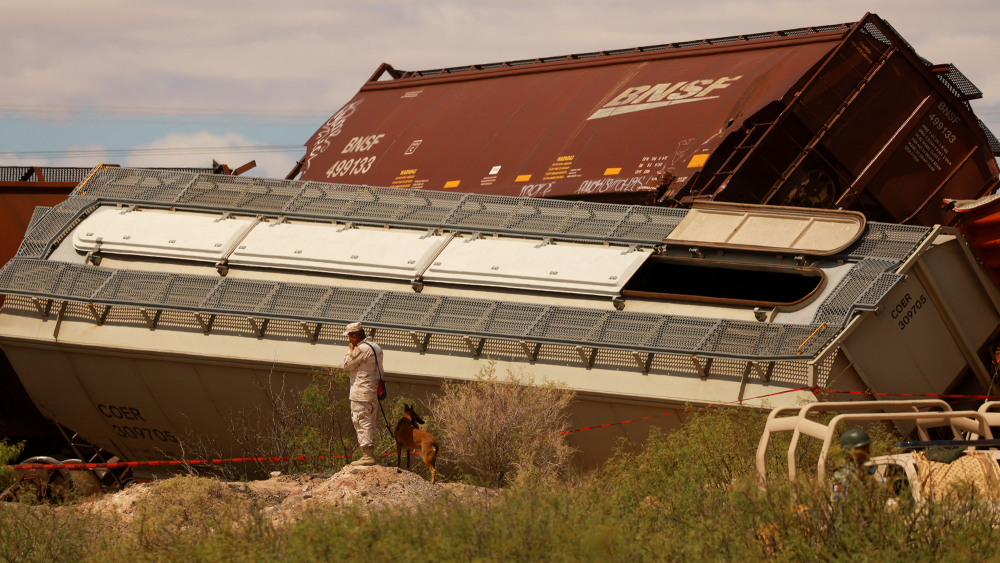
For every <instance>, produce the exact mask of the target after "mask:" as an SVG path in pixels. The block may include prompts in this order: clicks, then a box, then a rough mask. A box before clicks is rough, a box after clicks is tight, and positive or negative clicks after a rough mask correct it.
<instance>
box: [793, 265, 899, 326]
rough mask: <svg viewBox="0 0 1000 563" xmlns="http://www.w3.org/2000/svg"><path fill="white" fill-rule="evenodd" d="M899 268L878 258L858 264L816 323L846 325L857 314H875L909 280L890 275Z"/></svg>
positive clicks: (834, 292) (836, 289) (832, 294)
mask: <svg viewBox="0 0 1000 563" xmlns="http://www.w3.org/2000/svg"><path fill="white" fill-rule="evenodd" d="M896 265H897V262H896V261H892V260H879V259H875V258H866V259H865V260H862V261H861V262H858V263H857V264H855V265H854V267H852V268H851V270H850V271H849V272H848V273H847V275H846V276H844V279H842V280H840V283H838V284H837V287H835V288H834V289H833V292H831V293H830V295H829V296H828V297H827V298H826V301H824V302H823V304H822V305H820V307H819V309H818V310H817V311H816V315H815V316H814V317H813V323H814V324H820V323H827V324H830V325H843V324H847V321H849V320H850V318H851V316H852V315H853V314H854V311H860V310H873V309H874V308H875V307H876V306H877V305H878V304H879V303H880V302H881V301H882V299H884V298H885V296H886V294H888V293H889V291H891V290H892V288H894V287H896V284H897V283H899V281H900V280H902V279H903V278H904V277H905V276H902V275H900V274H894V273H891V272H889V270H891V269H893V268H895V267H896Z"/></svg>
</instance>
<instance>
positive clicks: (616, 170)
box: [604, 168, 622, 176]
mask: <svg viewBox="0 0 1000 563" xmlns="http://www.w3.org/2000/svg"><path fill="white" fill-rule="evenodd" d="M621 171H622V169H621V168H608V169H607V170H605V171H604V175H605V176H614V175H615V174H618V173H619V172H621Z"/></svg>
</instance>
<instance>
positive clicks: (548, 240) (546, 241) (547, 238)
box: [535, 237, 625, 254]
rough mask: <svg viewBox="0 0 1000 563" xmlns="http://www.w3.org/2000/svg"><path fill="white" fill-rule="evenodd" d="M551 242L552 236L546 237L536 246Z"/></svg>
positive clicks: (539, 246)
mask: <svg viewBox="0 0 1000 563" xmlns="http://www.w3.org/2000/svg"><path fill="white" fill-rule="evenodd" d="M550 244H552V237H545V238H543V239H542V242H540V243H538V244H536V245H535V248H541V247H543V246H548V245H550ZM622 254H625V253H624V252H622Z"/></svg>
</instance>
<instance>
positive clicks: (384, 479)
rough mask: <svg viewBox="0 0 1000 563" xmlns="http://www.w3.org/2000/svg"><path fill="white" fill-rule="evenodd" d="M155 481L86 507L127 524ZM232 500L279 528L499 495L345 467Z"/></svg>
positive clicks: (264, 486) (278, 481)
mask: <svg viewBox="0 0 1000 563" xmlns="http://www.w3.org/2000/svg"><path fill="white" fill-rule="evenodd" d="M160 483H162V481H160V482H153V483H144V484H137V485H133V486H131V487H129V488H127V489H124V490H122V491H118V492H116V493H114V494H109V495H104V496H103V497H101V498H99V499H96V500H95V501H94V502H93V503H87V504H89V505H90V508H93V509H97V510H107V511H112V512H116V513H118V514H119V515H121V516H123V517H125V518H126V519H130V518H132V517H134V516H135V515H136V511H137V506H138V505H139V504H140V503H142V502H143V499H144V497H146V496H147V495H149V494H150V493H151V492H153V491H154V489H155V487H157V486H159V485H160ZM225 485H227V486H228V488H229V489H230V490H231V491H233V492H234V493H235V494H236V496H237V497H239V498H242V499H245V500H248V501H252V502H253V503H255V504H257V505H258V506H263V509H262V510H263V513H264V515H265V516H266V517H267V518H268V519H269V520H271V521H272V522H273V523H274V524H277V525H281V524H285V523H288V522H292V521H295V520H300V519H301V518H302V517H304V516H305V515H306V514H307V513H308V512H310V511H312V510H315V509H337V508H341V509H342V508H348V507H354V506H356V507H358V508H359V509H360V510H361V511H362V512H365V513H370V512H373V511H378V510H383V509H411V508H416V507H418V506H419V505H421V504H423V503H426V502H433V501H436V500H438V499H441V498H446V497H449V496H450V497H451V498H454V499H456V500H460V501H463V502H489V501H490V500H491V499H494V498H496V496H497V495H499V494H500V493H499V491H496V490H493V489H486V488H483V487H473V486H470V485H464V484H461V483H438V484H434V485H432V484H431V483H430V482H429V481H427V480H425V479H424V478H423V477H421V476H419V475H417V474H416V473H413V472H410V471H407V470H398V469H396V468H395V467H383V466H379V465H376V466H371V467H351V466H347V467H345V468H343V469H342V470H340V471H339V472H337V473H334V474H301V475H277V476H272V477H271V478H270V479H266V480H261V481H247V482H229V483H225Z"/></svg>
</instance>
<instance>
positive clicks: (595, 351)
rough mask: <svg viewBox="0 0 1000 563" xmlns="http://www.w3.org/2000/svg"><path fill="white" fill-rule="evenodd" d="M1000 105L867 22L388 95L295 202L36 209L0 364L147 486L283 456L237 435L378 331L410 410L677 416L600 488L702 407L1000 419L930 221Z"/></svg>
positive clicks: (262, 183)
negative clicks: (510, 371) (972, 405)
mask: <svg viewBox="0 0 1000 563" xmlns="http://www.w3.org/2000/svg"><path fill="white" fill-rule="evenodd" d="M383 78H389V79H387V80H382V79H383ZM978 95H979V93H978V90H976V89H975V87H974V86H972V85H971V83H969V82H968V81H967V80H966V79H965V78H964V77H963V76H962V75H961V73H959V72H958V71H957V69H955V68H954V67H953V66H951V65H932V64H930V63H928V62H927V61H924V60H923V59H920V58H919V57H918V56H917V55H916V54H915V53H914V52H913V50H912V48H910V47H909V45H907V44H906V42H905V41H904V40H902V38H900V37H899V36H898V34H896V33H895V32H894V31H893V30H892V29H891V27H889V26H888V24H887V23H885V22H884V21H882V20H880V19H879V18H877V17H876V16H871V15H869V16H865V18H863V19H862V20H861V21H860V22H857V23H855V24H838V25H831V26H822V27H816V28H805V29H798V30H787V31H782V32H773V33H762V34H753V35H746V36H738V37H728V38H720V39H712V40H704V41H695V42H689V43H682V44H666V45H659V46H653V47H647V48H638V49H627V50H621V51H611V52H601V53H588V54H582V55H570V56H567V57H554V58H547V59H538V60H531V61H513V62H509V63H497V64H494V65H472V66H469V67H459V68H450V69H439V70H435V71H421V72H400V71H396V70H395V69H393V68H392V67H390V66H388V65H383V66H382V67H381V68H380V69H379V70H378V72H376V74H375V75H374V76H373V77H372V78H371V79H370V81H369V82H368V83H367V84H366V85H365V86H364V87H363V88H362V90H361V92H359V93H358V95H357V96H355V98H354V99H353V100H352V101H351V102H349V103H348V104H347V105H346V106H345V107H344V108H342V109H341V110H340V111H339V112H337V114H335V115H334V116H333V117H332V118H331V119H330V120H329V121H328V122H327V123H326V124H325V125H324V126H323V127H322V128H321V129H320V130H319V131H318V132H317V133H316V135H314V136H313V138H312V139H310V141H309V143H308V144H307V154H306V156H305V157H304V158H303V160H302V161H301V163H300V165H299V167H298V168H297V170H295V171H293V174H291V175H290V176H295V175H296V174H298V173H300V172H301V180H302V181H290V180H286V181H280V180H270V179H261V178H247V177H240V178H234V177H214V176H212V175H208V174H186V173H181V172H176V171H173V172H172V171H158V172H155V171H143V170H137V169H122V168H118V169H114V168H110V169H97V170H95V173H94V174H93V176H92V177H91V178H90V179H88V180H87V181H86V182H84V183H82V184H81V185H80V186H79V187H78V188H77V189H76V190H75V192H74V194H73V196H72V197H71V198H70V199H69V200H67V201H66V202H64V203H61V204H59V205H58V206H56V207H54V208H53V209H51V210H39V214H38V217H37V220H36V221H35V223H34V224H33V226H32V228H31V229H30V232H29V233H28V236H27V237H26V239H25V241H24V243H23V244H22V246H21V248H20V249H19V251H18V256H17V257H16V258H15V259H14V260H12V261H11V262H9V263H8V264H7V265H6V266H4V268H3V269H2V270H0V294H4V295H7V296H9V297H8V299H7V301H6V302H5V304H4V307H3V309H2V311H0V345H2V346H3V348H4V350H5V351H6V353H7V354H8V356H9V358H10V360H11V363H12V364H13V365H14V367H15V369H16V371H17V374H18V376H19V377H20V379H21V380H22V382H23V383H24V385H25V388H26V389H27V391H28V393H29V394H30V395H31V398H32V400H33V401H34V402H35V404H36V405H37V406H38V407H39V409H40V410H41V412H43V413H45V415H46V416H48V417H49V418H52V419H53V420H57V421H59V422H60V424H62V425H64V426H65V427H67V428H70V429H72V430H73V431H75V432H79V433H80V434H81V435H82V436H84V437H86V438H87V439H88V440H90V441H91V442H93V443H94V444H97V445H99V446H101V447H104V448H106V449H108V450H109V451H111V452H114V453H115V454H116V455H118V456H120V457H122V458H124V459H129V460H146V459H163V457H164V456H173V457H181V456H182V455H183V451H182V450H181V444H180V438H179V437H181V436H187V437H189V438H192V439H204V440H208V441H212V442H214V443H216V444H219V446H220V448H221V449H220V451H219V452H218V453H219V454H220V455H224V456H228V455H236V456H240V455H245V454H258V455H259V454H268V453H269V452H264V451H248V450H247V449H246V445H245V444H240V443H239V440H235V439H234V437H233V436H232V430H233V421H234V418H238V417H239V416H240V413H246V412H248V409H251V410H252V409H258V408H262V407H266V405H268V404H270V398H269V396H268V394H269V393H273V392H274V389H275V388H276V386H278V387H280V386H281V385H284V386H285V387H284V388H285V389H292V390H294V389H300V388H302V387H304V386H305V385H306V384H307V383H308V381H309V379H310V375H309V373H310V371H311V370H312V369H314V368H315V367H316V366H321V365H329V364H333V363H336V361H337V360H338V358H339V357H340V355H341V354H342V352H343V346H344V345H345V341H344V339H343V337H342V336H341V335H340V334H341V327H343V326H344V325H346V324H348V323H350V322H354V321H358V320H360V321H362V322H364V323H365V324H366V326H369V327H371V328H373V329H374V330H375V331H376V333H377V336H376V338H377V339H378V340H379V342H380V343H382V345H383V347H384V348H385V349H386V350H387V363H386V371H387V379H388V380H389V382H390V388H391V389H392V391H394V392H401V393H406V394H407V395H410V396H416V397H417V398H426V397H427V396H428V395H429V394H431V393H433V392H434V391H435V389H436V388H437V386H438V385H439V384H440V382H441V381H442V380H443V379H444V378H448V379H455V378H468V377H472V376H473V374H474V373H475V372H476V371H477V370H478V368H479V367H480V366H481V365H482V364H483V362H484V361H486V360H487V359H488V358H493V359H497V360H499V361H500V362H501V369H502V368H503V367H504V366H505V365H508V366H513V365H527V366H528V369H529V370H531V371H534V372H535V373H537V374H539V375H545V376H548V377H550V378H552V379H555V380H558V381H562V382H564V383H565V384H567V385H568V386H570V387H572V388H573V389H575V390H576V391H577V392H578V395H579V400H578V401H577V402H576V403H575V404H574V407H573V409H574V410H573V423H574V424H575V425H579V426H590V425H594V424H601V423H606V422H614V421H620V420H624V419H633V418H637V417H644V416H649V415H654V414H664V413H670V412H673V413H674V414H675V415H676V416H669V417H659V418H657V419H655V420H650V421H644V422H637V423H633V424H630V425H627V426H613V427H609V428H606V429H602V430H599V431H593V432H588V433H581V434H575V435H573V436H572V437H571V440H573V441H574V442H575V443H574V445H576V446H577V447H579V448H580V449H581V461H583V462H584V463H595V462H598V461H600V460H601V459H602V458H603V457H604V456H605V455H607V453H608V452H610V451H612V449H613V446H614V444H615V442H616V441H617V440H618V439H619V438H621V437H623V436H624V437H627V438H629V439H631V440H633V441H634V442H641V441H642V439H643V438H644V437H645V435H646V433H647V431H648V427H649V425H650V424H657V425H659V426H662V427H667V428H670V427H674V426H676V425H679V424H681V423H682V422H683V419H684V415H683V410H684V409H685V408H687V406H688V405H707V404H718V403H730V402H741V401H742V402H744V404H747V405H750V406H755V407H761V408H767V407H768V406H780V405H787V404H792V403H795V402H798V401H802V400H810V398H811V397H812V394H811V393H810V392H809V389H812V388H816V387H829V386H836V387H837V388H841V389H848V390H857V391H864V390H871V391H877V392H884V393H941V392H946V391H949V390H953V389H956V388H963V387H968V388H970V389H976V390H978V389H983V390H986V391H987V392H990V391H991V390H992V382H991V379H990V374H989V370H988V369H987V367H986V366H987V364H986V363H984V361H983V357H984V353H985V351H986V349H987V348H988V347H989V345H990V343H992V342H993V341H994V339H995V338H996V337H997V332H998V326H1000V291H998V289H997V287H996V285H995V284H994V283H993V282H992V281H991V280H990V278H989V274H988V273H987V272H986V271H984V269H983V267H982V266H981V264H980V263H979V262H978V261H977V260H976V259H975V256H974V255H973V253H972V250H971V249H970V247H969V245H968V243H967V241H966V239H965V238H964V237H963V236H962V234H961V233H960V232H958V231H957V230H955V229H952V228H951V227H948V226H942V225H949V224H951V223H953V222H954V220H955V216H954V215H953V214H951V213H950V212H947V213H946V212H944V211H942V210H941V209H940V206H939V205H938V204H937V203H936V202H937V201H939V200H940V199H941V198H945V197H948V198H953V199H970V198H975V197H979V196H980V195H982V194H983V193H985V192H987V191H989V190H990V189H991V187H992V186H994V185H995V184H996V181H997V167H996V164H995V161H994V159H993V154H992V153H993V151H994V150H1000V147H997V146H996V141H995V140H994V139H993V137H992V135H991V134H990V133H989V131H988V130H986V128H985V127H984V126H982V123H981V122H979V121H978V119H977V118H976V117H975V115H974V114H973V113H972V110H971V108H970V107H969V106H968V103H967V100H968V99H970V98H974V97H976V96H978ZM365 184H367V185H365ZM372 186H388V187H372ZM609 202H620V203H625V205H622V204H614V203H609ZM761 204H763V205H761ZM789 206H792V207H789ZM803 207H805V208H810V209H802V208H803ZM279 378H280V381H281V383H280V384H279V383H278V382H277V379H279ZM265 410H266V408H265ZM255 412H258V413H259V412H261V411H259V410H258V411H255Z"/></svg>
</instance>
